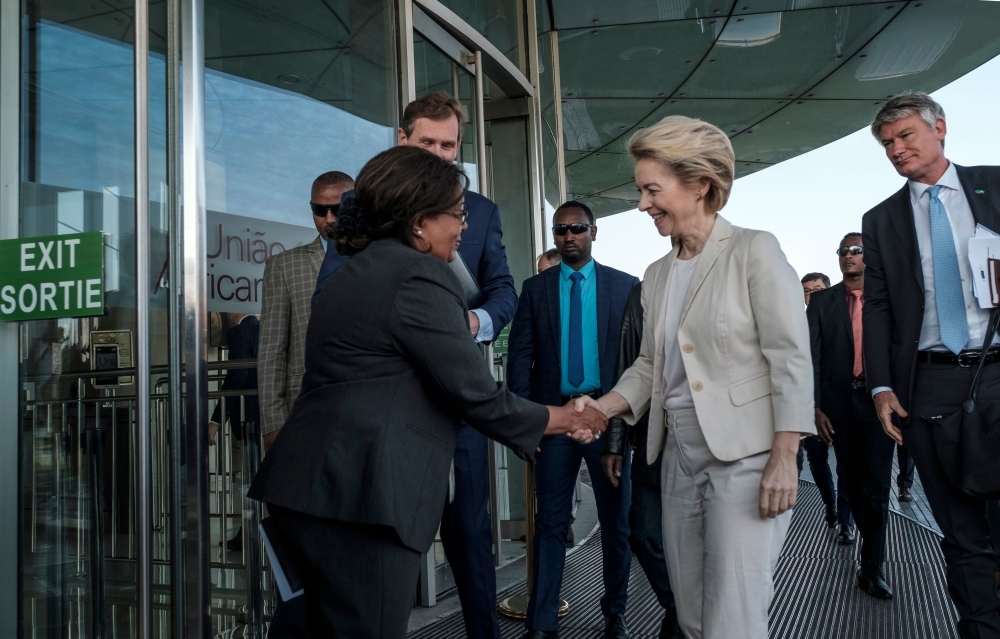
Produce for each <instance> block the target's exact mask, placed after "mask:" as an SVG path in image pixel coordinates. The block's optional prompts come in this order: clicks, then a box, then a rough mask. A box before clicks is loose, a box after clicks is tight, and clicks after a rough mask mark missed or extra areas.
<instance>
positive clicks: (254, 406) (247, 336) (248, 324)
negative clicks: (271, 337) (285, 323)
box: [211, 315, 260, 437]
mask: <svg viewBox="0 0 1000 639" xmlns="http://www.w3.org/2000/svg"><path fill="white" fill-rule="evenodd" d="M226 343H227V345H228V347H229V359H230V360H240V359H257V353H258V346H259V344H260V320H259V319H257V318H256V317H254V316H253V315H247V316H246V317H244V318H243V319H242V320H241V321H240V323H239V324H237V325H236V326H233V327H232V328H230V329H229V330H228V331H226ZM220 390H224V391H229V390H257V369H256V368H234V369H232V370H229V371H226V378H225V379H224V380H222V388H221V389H220ZM225 399H226V417H227V418H228V419H229V423H230V424H231V425H233V426H234V427H236V430H237V435H238V436H240V437H242V436H243V435H242V429H241V428H240V427H239V426H237V425H240V426H242V424H243V423H244V422H257V423H260V400H259V398H258V397H257V394H256V393H254V394H253V395H247V396H245V397H244V398H243V406H244V407H245V408H246V415H241V414H240V398H239V397H227V398H225ZM220 419H222V402H221V401H220V402H219V403H218V404H216V405H215V411H213V412H212V420H211V421H213V422H215V423H217V424H219V423H221V422H220V421H219V420H220Z"/></svg>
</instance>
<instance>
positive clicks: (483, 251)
mask: <svg viewBox="0 0 1000 639" xmlns="http://www.w3.org/2000/svg"><path fill="white" fill-rule="evenodd" d="M353 199H354V191H348V192H347V193H345V194H344V197H343V199H342V201H344V202H346V201H347V200H353ZM465 209H466V210H467V211H468V212H469V219H468V220H467V222H468V225H469V227H468V228H467V229H465V231H464V232H463V233H462V244H461V245H460V246H459V248H458V254H459V255H461V256H462V259H463V260H465V264H466V266H468V267H469V272H471V273H472V276H473V277H474V278H476V282H477V283H478V284H479V288H480V289H481V290H482V291H483V294H484V295H485V296H486V301H484V302H483V303H482V305H481V306H480V308H482V309H483V310H484V311H486V312H487V313H489V315H490V319H492V320H493V335H494V337H496V336H497V335H499V334H500V330H501V329H502V328H503V327H504V326H507V323H508V322H510V318H511V317H513V316H514V308H515V307H516V306H517V289H516V288H514V278H513V277H511V275H510V268H508V267H507V251H506V249H504V245H503V229H502V228H501V226H500V208H499V207H498V206H497V205H496V204H494V203H493V202H492V201H491V200H489V199H488V198H485V197H483V196H482V195H479V194H478V193H472V192H471V191H470V192H469V193H466V195H465ZM346 259H347V258H345V257H343V256H342V255H340V254H339V253H337V249H336V246H335V245H331V246H330V248H329V249H328V250H327V252H326V257H325V258H324V259H323V265H322V266H321V267H320V269H319V276H318V277H317V278H316V292H315V293H313V306H315V305H316V300H317V298H318V297H319V294H320V291H322V290H323V287H324V286H325V285H326V282H327V280H329V279H330V276H331V275H332V274H333V272H334V271H336V270H337V268H338V267H339V266H340V265H341V264H343V263H344V261H345V260H346Z"/></svg>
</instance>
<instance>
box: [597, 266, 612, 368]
mask: <svg viewBox="0 0 1000 639" xmlns="http://www.w3.org/2000/svg"><path fill="white" fill-rule="evenodd" d="M594 277H596V279H597V281H596V284H597V352H598V361H600V362H601V363H602V365H603V363H605V362H607V359H606V357H605V350H606V349H607V347H608V330H609V328H610V324H611V272H610V271H609V270H608V269H606V268H604V267H603V266H601V265H600V264H598V263H597V262H596V261H595V262H594Z"/></svg>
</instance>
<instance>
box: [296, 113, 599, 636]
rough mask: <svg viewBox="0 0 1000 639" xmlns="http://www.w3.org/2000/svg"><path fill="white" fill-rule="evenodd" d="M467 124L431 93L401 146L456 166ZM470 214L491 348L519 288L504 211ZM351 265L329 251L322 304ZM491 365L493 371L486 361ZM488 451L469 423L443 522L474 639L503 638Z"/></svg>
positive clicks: (480, 204)
mask: <svg viewBox="0 0 1000 639" xmlns="http://www.w3.org/2000/svg"><path fill="white" fill-rule="evenodd" d="M464 126H465V113H464V112H463V111H462V106H461V104H460V103H459V102H458V101H457V100H456V99H455V98H453V97H451V96H449V95H447V94H446V93H431V94H428V95H425V96H423V97H421V98H418V99H417V100H414V101H413V102H411V103H410V104H408V105H407V107H406V109H405V110H404V111H403V119H402V121H401V122H400V128H399V132H398V142H399V145H400V146H415V147H419V148H422V149H426V150H427V151H429V152H431V153H433V154H434V155H436V156H438V157H440V158H442V159H445V160H448V161H449V162H453V161H455V159H456V158H457V157H458V151H459V148H460V147H461V143H462V129H463V127H464ZM353 198H354V191H350V192H348V193H345V194H344V197H343V201H345V202H346V201H347V200H349V199H353ZM465 210H466V211H468V219H467V220H466V223H467V224H468V228H466V230H465V231H464V232H463V233H462V244H461V246H460V247H459V249H458V254H459V257H460V258H461V260H462V261H463V262H465V265H466V266H467V267H468V270H469V272H470V273H471V275H472V277H473V278H475V280H476V283H477V284H478V285H479V289H480V290H481V291H482V293H483V298H484V299H483V302H482V303H481V304H480V306H479V308H475V309H472V310H471V311H469V326H470V330H471V333H472V337H473V338H474V339H475V340H476V341H477V342H484V343H489V342H492V341H493V340H494V339H495V338H496V336H497V335H498V334H499V333H500V330H501V329H503V327H504V326H506V325H507V323H508V322H509V321H510V319H511V317H512V316H513V315H514V308H515V307H516V306H517V289H516V288H514V278H513V277H511V275H510V269H509V268H508V267H507V253H506V251H505V250H504V245H503V231H502V229H501V226H500V209H499V207H497V205H496V204H495V203H493V202H492V201H490V200H489V199H488V198H485V197H483V196H482V195H479V194H478V193H473V192H472V191H469V192H468V193H467V194H466V195H465ZM346 260H347V258H346V257H344V256H342V255H340V254H339V253H338V252H337V251H335V250H332V251H327V252H326V257H325V258H324V260H323V265H322V267H320V271H319V277H318V278H317V283H316V292H315V293H314V294H313V304H314V305H315V303H316V298H317V297H318V296H319V293H320V291H321V290H322V289H323V286H324V285H325V284H326V282H327V280H328V279H329V278H330V276H331V275H333V273H334V272H335V271H336V270H337V269H338V268H339V267H340V265H341V264H343V263H344V262H345V261H346ZM616 340H617V338H616ZM616 343H617V342H616ZM612 364H613V362H612ZM483 366H487V363H486V362H485V360H484V362H483ZM488 452H489V446H488V440H487V438H486V436H485V435H483V434H482V433H480V432H479V431H477V430H475V429H473V428H472V427H471V426H469V425H468V424H463V425H462V428H461V430H460V432H459V435H458V444H457V445H456V447H455V457H454V464H455V496H454V499H453V500H451V502H450V503H448V504H447V506H445V510H444V516H443V518H442V520H441V542H442V544H443V545H444V552H445V555H446V557H447V558H448V562H449V564H451V570H452V575H453V576H454V577H455V585H456V586H457V590H458V596H459V599H460V600H461V602H462V614H463V615H464V617H465V630H466V634H467V635H468V636H469V638H470V639H501V636H500V624H499V621H498V620H497V604H496V595H497V593H496V591H497V586H496V569H495V566H494V563H493V533H492V530H491V528H490V519H489V512H488V509H487V504H488V502H489V477H488V476H487V471H488V469H489V460H488ZM564 548H565V546H564Z"/></svg>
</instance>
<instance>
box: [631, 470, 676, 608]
mask: <svg viewBox="0 0 1000 639" xmlns="http://www.w3.org/2000/svg"><path fill="white" fill-rule="evenodd" d="M628 525H629V530H630V533H629V538H628V542H629V546H631V548H632V553H633V554H635V558H636V559H638V560H639V565H640V566H642V571H643V572H644V573H646V579H647V580H648V581H649V585H650V586H651V587H652V588H653V592H654V593H656V600H657V601H659V602H660V606H662V607H663V609H664V610H666V609H668V608H673V607H674V593H673V591H672V590H671V589H670V575H668V574H667V559H666V557H665V556H664V555H663V497H662V495H661V494H660V488H659V486H648V485H646V484H640V483H637V482H632V507H631V508H629V511H628Z"/></svg>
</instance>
